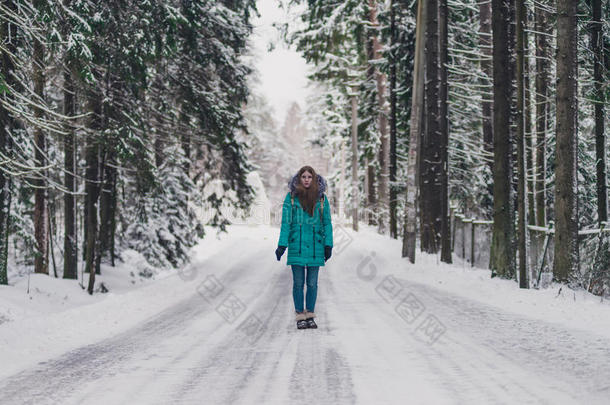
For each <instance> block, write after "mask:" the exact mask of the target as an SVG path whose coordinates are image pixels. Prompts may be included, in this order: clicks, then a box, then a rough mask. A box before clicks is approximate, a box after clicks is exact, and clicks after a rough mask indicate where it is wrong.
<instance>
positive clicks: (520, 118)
mask: <svg viewBox="0 0 610 405" xmlns="http://www.w3.org/2000/svg"><path fill="white" fill-rule="evenodd" d="M515 8H516V10H515V16H516V21H517V24H516V31H517V43H516V47H517V114H516V120H517V139H516V141H517V177H518V185H517V213H518V219H517V234H518V238H517V245H518V252H519V262H518V266H519V287H520V288H528V287H529V283H528V279H527V262H526V258H527V256H526V253H527V252H526V246H527V242H526V228H525V226H526V214H527V212H526V190H525V183H526V178H525V176H526V170H525V80H524V74H525V38H524V32H525V19H526V14H525V13H526V10H525V3H524V0H517V1H516V2H515Z"/></svg>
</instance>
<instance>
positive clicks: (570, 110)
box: [553, 0, 578, 283]
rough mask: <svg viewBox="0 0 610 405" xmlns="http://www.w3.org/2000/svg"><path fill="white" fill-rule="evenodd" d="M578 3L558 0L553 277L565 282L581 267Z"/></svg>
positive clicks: (570, 0) (574, 275)
mask: <svg viewBox="0 0 610 405" xmlns="http://www.w3.org/2000/svg"><path fill="white" fill-rule="evenodd" d="M577 5H578V2H576V1H572V0H557V101H556V102H557V147H556V157H555V162H557V163H558V164H556V165H555V224H556V226H555V259H554V262H553V278H554V279H555V280H556V281H559V282H563V283H566V282H568V281H570V282H571V281H573V278H574V277H576V275H577V271H578V204H577V202H578V200H577V189H578V177H577V175H576V169H577V166H578V160H577V145H578V99H577V89H578V80H577V78H578V69H577V50H578V48H577V46H578V44H577V22H578V20H577V17H576V12H577Z"/></svg>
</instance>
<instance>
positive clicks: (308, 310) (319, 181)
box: [275, 166, 333, 329]
mask: <svg viewBox="0 0 610 405" xmlns="http://www.w3.org/2000/svg"><path fill="white" fill-rule="evenodd" d="M288 188H289V190H290V191H289V192H288V194H286V198H285V199H284V205H283V207H282V226H281V229H280V240H279V242H278V246H277V249H276V250H275V256H276V257H277V260H278V261H279V260H280V258H281V257H282V255H283V254H284V251H285V250H286V248H288V260H287V263H286V264H288V265H291V266H292V280H293V284H292V298H293V299H294V309H295V311H296V321H297V328H298V329H306V328H317V327H318V326H317V325H316V322H315V321H314V319H313V318H314V317H315V313H314V307H315V305H316V296H317V293H318V270H319V268H320V266H324V263H325V262H326V261H327V260H328V259H329V258H330V256H331V253H332V247H333V226H332V224H331V222H330V205H329V203H328V199H327V198H326V196H325V195H324V192H325V191H326V180H324V178H323V177H322V176H320V175H317V174H316V172H315V171H314V169H313V168H312V167H311V166H303V167H302V168H301V169H300V170H299V171H298V173H297V174H296V175H294V176H293V177H292V179H291V180H290V182H289V183H288ZM305 268H307V294H306V296H305V310H304V309H303V284H304V283H305Z"/></svg>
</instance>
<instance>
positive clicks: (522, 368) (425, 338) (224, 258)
mask: <svg viewBox="0 0 610 405" xmlns="http://www.w3.org/2000/svg"><path fill="white" fill-rule="evenodd" d="M231 231H232V233H231V234H230V235H229V236H227V237H225V238H224V239H223V240H222V242H221V243H219V244H218V247H217V250H215V251H214V253H213V254H208V255H205V257H204V258H203V259H196V260H195V261H194V263H193V265H192V267H191V269H190V270H189V271H187V272H185V273H183V274H182V279H183V280H181V282H180V283H175V280H174V282H173V283H170V282H169V281H168V280H159V281H157V282H156V283H157V284H159V285H163V284H162V283H166V284H167V287H168V288H172V291H170V292H169V293H171V294H176V295H179V296H181V297H183V298H180V299H178V300H175V301H174V302H172V303H171V304H169V305H168V306H167V307H165V308H164V309H163V310H162V311H160V312H158V313H156V314H155V315H154V316H152V317H150V318H148V319H146V320H144V321H142V322H139V323H137V324H134V325H133V326H131V327H130V328H128V329H126V330H125V331H123V332H121V333H119V334H116V335H114V336H110V337H104V338H101V339H100V338H96V337H95V336H92V337H91V341H90V342H89V344H84V345H81V346H80V347H77V348H73V349H71V350H69V351H67V352H66V353H64V354H63V355H60V356H58V357H54V358H52V359H49V360H48V361H45V362H40V363H38V364H35V365H32V366H30V367H28V368H26V369H24V370H22V371H20V372H18V373H16V374H13V375H10V376H8V377H6V378H4V379H3V380H0V403H2V404H5V403H6V404H29V403H31V404H46V403H53V404H59V403H61V404H82V403H87V404H95V403H100V404H101V403H103V404H123V403H125V404H139V403H142V404H168V403H179V404H191V403H192V404H233V403H244V404H250V403H251V404H269V403H277V404H288V403H295V404H297V403H304V404H305V403H307V404H344V403H345V404H349V403H362V404H373V403H374V404H411V403H413V404H415V403H428V404H429V403H434V404H438V403H465V404H473V403H519V404H523V403H552V404H558V403H587V404H593V403H599V404H602V403H606V404H607V403H608V402H610V378H609V377H610V338H609V337H608V335H607V334H605V335H604V334H597V333H594V332H592V331H590V330H586V329H582V328H581V329H577V328H571V327H569V326H566V325H562V324H560V323H551V322H546V321H542V320H540V319H538V318H535V317H530V316H527V315H525V314H523V313H518V312H514V311H509V310H508V309H504V308H502V307H500V306H497V305H491V304H489V303H485V302H482V301H480V300H476V299H474V298H471V297H467V296H464V295H458V294H457V293H455V292H452V291H449V290H448V289H447V288H445V287H444V285H442V284H440V285H438V286H435V285H433V284H430V283H422V282H420V281H417V280H415V279H414V278H412V277H410V275H409V267H408V266H407V265H406V263H405V261H404V260H402V259H400V258H399V257H398V255H399V253H400V249H397V250H396V253H395V256H396V257H389V256H388V254H386V253H385V252H386V251H387V250H388V248H387V245H388V243H390V244H392V243H396V244H397V243H399V242H398V241H391V242H388V239H386V238H382V237H379V236H362V237H359V236H356V237H353V239H350V240H348V241H347V242H344V245H343V246H337V251H336V253H334V254H333V257H332V258H331V260H330V261H329V263H328V265H327V267H325V268H323V269H321V271H320V276H319V288H318V301H317V304H316V313H317V316H318V317H317V322H318V325H319V327H318V329H315V330H297V329H296V327H295V323H294V308H293V304H292V296H291V283H292V275H291V272H290V269H289V268H288V267H286V266H285V257H284V258H283V259H282V262H281V263H278V262H276V261H275V258H274V255H273V250H274V247H275V243H276V241H277V234H276V233H277V229H274V228H265V227H262V228H261V227H246V226H243V227H234V228H233V229H232V230H231ZM270 232H271V233H270ZM274 232H275V233H274ZM395 248H396V246H392V249H395ZM166 292H167V291H166ZM506 306H507V307H508V306H509V303H508V302H507V303H506ZM253 320H254V321H255V322H253V323H249V322H250V321H253ZM5 326H6V325H5ZM41 338H44V337H41ZM49 344H52V342H50V343H49Z"/></svg>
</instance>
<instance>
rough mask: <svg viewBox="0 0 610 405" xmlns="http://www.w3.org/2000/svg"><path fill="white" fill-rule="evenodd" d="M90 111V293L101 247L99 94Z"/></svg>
mask: <svg viewBox="0 0 610 405" xmlns="http://www.w3.org/2000/svg"><path fill="white" fill-rule="evenodd" d="M88 109H89V111H90V112H91V114H92V116H91V122H90V126H89V127H90V128H91V129H92V130H93V131H94V135H92V136H90V137H89V139H88V140H87V145H86V147H85V155H86V156H85V159H86V163H87V169H86V170H85V182H86V183H85V193H86V198H85V206H86V214H85V222H86V226H87V232H86V239H85V243H86V244H85V246H86V250H85V271H86V272H87V273H89V285H88V288H87V291H88V292H89V294H93V288H94V286H95V270H96V269H95V260H96V254H99V251H98V250H97V249H96V248H97V247H99V246H98V245H99V243H97V239H98V236H99V235H98V215H99V211H98V199H99V190H100V186H99V180H100V173H99V172H100V168H99V165H100V156H99V154H100V147H99V141H98V139H97V138H96V135H98V134H99V130H100V129H101V125H100V122H99V121H100V115H101V105H100V97H99V95H97V94H95V93H92V94H90V95H89V106H88Z"/></svg>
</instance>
